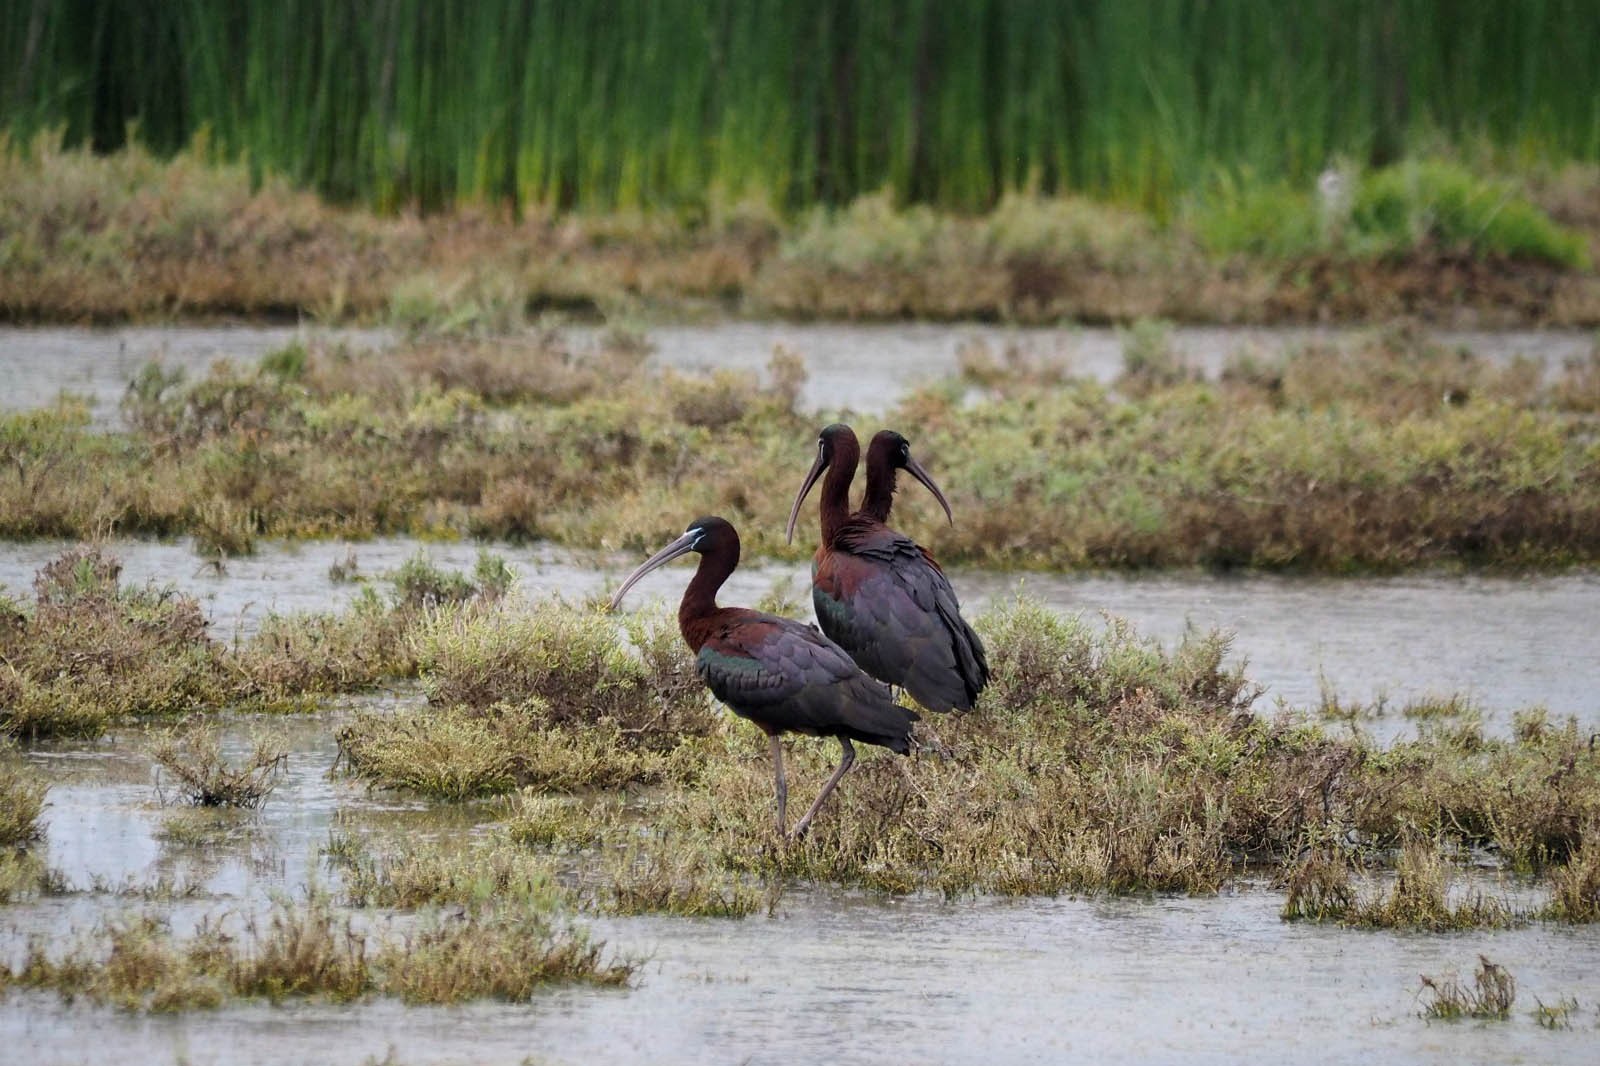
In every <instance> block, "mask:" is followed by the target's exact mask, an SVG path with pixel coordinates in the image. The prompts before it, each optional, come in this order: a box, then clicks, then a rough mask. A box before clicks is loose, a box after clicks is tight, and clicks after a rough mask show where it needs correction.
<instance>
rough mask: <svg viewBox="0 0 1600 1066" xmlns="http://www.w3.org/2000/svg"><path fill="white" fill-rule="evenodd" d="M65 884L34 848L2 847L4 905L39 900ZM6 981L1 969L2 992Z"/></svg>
mask: <svg viewBox="0 0 1600 1066" xmlns="http://www.w3.org/2000/svg"><path fill="white" fill-rule="evenodd" d="M63 887H64V886H62V884H61V879H60V875H59V874H57V873H56V872H55V871H53V870H51V869H50V868H49V867H47V866H46V865H45V861H44V858H43V857H42V856H40V855H39V854H37V852H35V851H34V850H33V849H28V848H21V849H19V848H5V849H0V906H5V905H9V904H12V903H17V902H21V901H26V900H31V899H36V898H38V897H39V896H40V895H42V894H44V893H48V892H51V891H55V890H60V889H62V888H63ZM5 984H6V974H5V973H4V972H0V991H3V990H4V988H5Z"/></svg>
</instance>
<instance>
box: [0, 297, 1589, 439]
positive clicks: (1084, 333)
mask: <svg viewBox="0 0 1600 1066" xmlns="http://www.w3.org/2000/svg"><path fill="white" fill-rule="evenodd" d="M568 332H569V333H570V334H571V335H572V336H573V337H574V338H575V339H577V340H579V341H580V342H582V341H583V340H585V339H586V338H589V337H592V336H593V335H594V332H595V331H594V330H593V329H585V328H579V329H573V330H569V331H568ZM1358 332H1359V331H1357V330H1352V329H1311V328H1295V327H1286V328H1285V327H1274V328H1268V327H1260V328H1244V327H1223V326H1189V327H1180V328H1177V329H1174V330H1173V331H1172V342H1173V345H1174V347H1175V348H1176V349H1177V350H1178V351H1179V352H1180V353H1181V354H1182V356H1183V357H1184V359H1185V360H1186V361H1187V362H1189V363H1190V364H1191V365H1193V366H1194V367H1195V368H1196V369H1198V370H1201V371H1203V372H1204V373H1206V374H1208V375H1213V376H1214V375H1215V374H1216V373H1217V372H1218V371H1219V370H1220V369H1221V368H1222V366H1223V365H1224V364H1225V363H1226V361H1227V360H1228V359H1229V358H1230V357H1231V356H1233V355H1234V354H1235V353H1237V352H1239V351H1241V350H1246V351H1257V352H1260V353H1263V354H1266V355H1273V354H1276V353H1279V352H1281V351H1283V350H1284V349H1285V348H1288V347H1291V346H1294V345H1297V344H1303V343H1305V342H1307V341H1310V340H1316V339H1323V340H1331V341H1333V342H1336V343H1337V342H1341V341H1348V340H1349V339H1350V338H1352V337H1353V336H1355V335H1357V334H1358ZM645 333H646V335H647V336H648V337H649V338H650V341H651V343H652V344H653V345H654V348H655V354H654V357H653V358H654V361H655V362H656V364H657V365H659V366H665V367H672V368H674V369H678V370H705V369H718V368H722V369H743V370H752V371H760V370H762V369H763V368H764V367H765V366H766V365H767V361H768V360H769V359H771V357H772V351H773V347H774V346H775V345H782V346H784V347H785V348H787V349H789V350H791V351H794V352H797V353H798V354H800V355H801V356H803V357H804V358H805V361H806V368H807V371H808V374H809V377H808V378H807V380H806V383H805V387H804V389H803V390H802V393H801V398H800V402H801V404H802V405H803V406H804V407H805V408H806V409H808V410H813V411H837V410H841V409H846V408H848V409H851V410H854V411H858V412H861V413H863V414H876V413H879V412H881V411H884V410H887V409H888V408H889V407H890V406H891V405H893V404H894V403H895V402H896V401H897V400H898V399H899V398H900V397H901V396H902V395H904V393H905V392H906V391H907V390H908V389H911V388H914V387H916V386H918V385H923V384H928V383H930V382H934V381H938V380H939V379H941V378H945V377H948V376H950V375H951V374H954V373H956V372H957V370H958V362H957V355H958V353H959V352H960V350H961V348H962V346H963V345H965V344H968V343H971V342H974V341H979V342H982V343H984V344H986V345H988V347H989V348H990V350H991V351H992V352H993V353H994V354H995V355H996V356H998V355H1000V354H1001V353H1002V351H1003V350H1004V348H1005V346H1006V345H1007V344H1012V343H1015V344H1017V345H1019V346H1021V347H1023V348H1026V349H1028V350H1030V351H1033V352H1037V353H1040V354H1047V355H1060V356H1062V357H1064V358H1065V359H1066V362H1067V365H1068V367H1070V368H1071V369H1072V370H1073V371H1074V372H1075V373H1078V374H1081V375H1086V376H1088V377H1092V378H1095V379H1097V380H1100V381H1110V380H1111V379H1113V378H1115V377H1116V376H1117V375H1118V374H1119V373H1120V372H1121V370H1122V334H1121V333H1120V332H1119V331H1117V330H1115V329H1108V328H1103V327H1097V328H1077V327H1074V328H1054V329H1048V328H1030V329H1021V328H1011V327H1004V326H986V325H975V324H967V325H957V326H945V325H930V324H919V323H894V324H886V325H856V324H844V325H841V324H837V323H772V322H726V323H719V324H715V325H704V326H702V325H677V326H654V327H651V328H649V329H647V330H646V331H645ZM313 335H316V336H323V337H327V338H330V339H335V340H342V341H344V342H345V343H347V344H349V345H350V346H351V347H352V348H356V349H361V348H377V347H382V346H383V345H386V344H389V343H391V342H392V340H393V335H392V334H391V333H389V332H387V331H385V330H322V329H317V328H312V327H305V328H304V329H302V328H297V327H294V326H274V327H260V326H237V327H215V328H204V329H199V328H193V327H187V326H184V327H158V326H129V327H120V328H111V329H88V328H70V327H48V328H19V327H0V381H3V382H4V383H5V387H4V389H0V408H11V409H21V408H29V407H38V406H41V405H43V404H48V403H51V402H53V401H54V400H55V398H56V396H57V395H59V394H60V393H61V392H62V391H63V390H65V391H68V392H72V393H75V394H77V395H81V396H87V397H89V398H90V399H92V400H93V403H94V413H95V417H96V419H97V420H98V421H99V422H100V423H101V424H103V425H113V424H115V422H116V420H117V418H118V415H117V404H118V402H119V401H120V400H121V398H122V394H123V392H124V391H125V390H126V389H127V387H128V382H129V381H130V380H131V379H132V378H133V376H134V375H135V374H136V373H137V372H138V371H139V369H140V367H142V366H144V364H145V363H147V362H149V361H150V360H151V359H159V360H160V361H161V362H163V363H165V364H166V365H168V366H174V367H182V368H184V369H185V370H186V371H188V372H189V373H190V374H200V373H203V372H204V371H205V370H206V369H207V368H208V367H209V366H210V365H211V364H212V363H214V362H216V361H217V360H219V359H232V360H235V361H238V362H243V363H253V362H255V361H256V360H258V359H260V358H261V356H263V355H265V354H267V353H268V352H270V351H274V350H276V349H278V348H281V347H283V346H284V345H286V344H288V343H289V342H290V341H292V340H295V339H296V338H299V337H306V336H313ZM1433 335H1434V337H1435V338H1436V339H1438V340H1439V341H1440V342H1442V343H1444V344H1448V345H1451V346H1460V347H1466V348H1470V349H1471V350H1473V351H1475V352H1477V353H1479V354H1480V355H1483V356H1485V357H1487V358H1490V359H1494V360H1498V361H1506V360H1510V359H1512V358H1514V357H1516V356H1519V355H1521V356H1525V357H1527V358H1529V359H1533V360H1536V361H1538V362H1539V363H1542V364H1543V365H1544V366H1546V367H1547V368H1559V367H1560V366H1561V364H1562V362H1563V361H1564V360H1566V359H1570V358H1576V357H1579V356H1582V355H1585V354H1586V353H1587V352H1588V351H1589V350H1590V348H1591V347H1592V346H1593V344H1594V343H1595V341H1594V335H1593V334H1592V333H1589V332H1585V331H1582V330H1517V331H1506V332H1494V333H1482V332H1477V333H1475V332H1461V331H1439V332H1436V333H1434V334H1433Z"/></svg>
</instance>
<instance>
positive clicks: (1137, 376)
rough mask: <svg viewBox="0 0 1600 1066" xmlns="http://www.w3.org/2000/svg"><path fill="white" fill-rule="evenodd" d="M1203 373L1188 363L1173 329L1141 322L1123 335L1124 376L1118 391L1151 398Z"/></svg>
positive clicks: (1144, 319)
mask: <svg viewBox="0 0 1600 1066" xmlns="http://www.w3.org/2000/svg"><path fill="white" fill-rule="evenodd" d="M1198 378H1199V373H1198V371H1196V370H1195V369H1194V368H1193V367H1191V366H1189V364H1188V363H1186V362H1185V361H1184V358H1183V354H1182V353H1181V352H1180V351H1179V350H1178V348H1177V347H1176V345H1174V344H1173V342H1172V328H1171V327H1170V326H1169V325H1167V324H1166V323H1164V322H1158V321H1155V320H1153V319H1147V318H1141V319H1139V320H1138V321H1137V322H1135V323H1134V324H1133V325H1132V326H1130V327H1129V328H1128V329H1127V330H1126V331H1125V332H1124V333H1123V335H1122V376H1121V377H1120V378H1118V379H1117V387H1118V388H1120V389H1121V390H1122V391H1123V392H1125V393H1127V394H1128V395H1130V396H1147V395H1149V394H1150V393H1151V392H1154V391H1155V390H1157V389H1170V388H1172V387H1173V386H1176V385H1181V384H1183V383H1184V382H1187V381H1195V380H1197V379H1198Z"/></svg>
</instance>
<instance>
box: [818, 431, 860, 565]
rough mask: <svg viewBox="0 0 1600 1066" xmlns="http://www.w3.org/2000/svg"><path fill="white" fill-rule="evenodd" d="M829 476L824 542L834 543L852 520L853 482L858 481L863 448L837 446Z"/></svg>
mask: <svg viewBox="0 0 1600 1066" xmlns="http://www.w3.org/2000/svg"><path fill="white" fill-rule="evenodd" d="M834 447H835V450H834V454H833V459H832V460H831V461H830V462H829V463H828V473H827V475H826V476H825V477H824V478H823V479H822V500H821V510H822V543H823V544H832V543H833V538H834V537H835V536H837V535H838V533H839V530H840V529H842V528H843V527H844V524H845V523H846V522H848V521H849V520H850V482H852V481H854V480H855V476H856V464H857V463H859V462H860V461H861V449H860V448H859V447H857V446H854V445H852V444H851V442H849V441H843V440H841V441H839V442H837V443H836V444H835V446H834Z"/></svg>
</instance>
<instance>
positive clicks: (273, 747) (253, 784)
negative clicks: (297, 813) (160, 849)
mask: <svg viewBox="0 0 1600 1066" xmlns="http://www.w3.org/2000/svg"><path fill="white" fill-rule="evenodd" d="M151 757H152V758H154V759H155V761H156V765H157V766H159V767H160V768H161V770H162V771H163V772H164V774H165V775H168V776H170V778H171V780H172V783H173V787H175V788H176V790H177V794H178V796H179V797H180V798H181V799H182V800H183V801H184V802H186V803H188V804H190V805H191V806H195V807H243V808H245V809H247V810H253V809H255V808H257V807H259V806H261V804H262V803H263V802H265V801H266V798H267V797H268V796H269V795H271V793H272V790H273V789H274V788H275V787H277V779H278V778H279V777H280V776H281V775H282V774H283V771H284V766H285V764H286V763H287V762H288V758H289V753H288V750H287V749H286V748H285V747H284V746H283V743H282V742H281V741H280V740H277V739H274V738H272V737H267V736H259V737H257V738H256V740H255V742H254V744H253V745H252V747H251V750H250V753H249V754H248V755H246V756H245V758H244V760H243V761H242V762H241V763H240V764H238V765H233V764H232V763H230V762H229V761H228V760H227V759H226V758H225V757H224V756H223V754H222V741H221V738H220V737H219V736H218V734H217V730H216V727H215V726H213V725H212V724H210V723H209V722H204V721H201V722H194V723H189V724H187V725H185V726H183V727H180V728H177V729H168V730H163V731H162V732H161V733H159V734H158V735H157V736H156V738H155V742H154V745H153V746H152V748H151ZM163 786H164V782H163V781H162V780H161V778H159V777H158V779H157V786H156V787H157V789H158V790H159V789H163Z"/></svg>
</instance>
